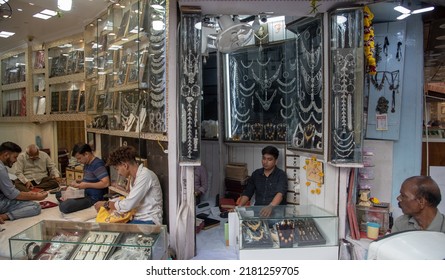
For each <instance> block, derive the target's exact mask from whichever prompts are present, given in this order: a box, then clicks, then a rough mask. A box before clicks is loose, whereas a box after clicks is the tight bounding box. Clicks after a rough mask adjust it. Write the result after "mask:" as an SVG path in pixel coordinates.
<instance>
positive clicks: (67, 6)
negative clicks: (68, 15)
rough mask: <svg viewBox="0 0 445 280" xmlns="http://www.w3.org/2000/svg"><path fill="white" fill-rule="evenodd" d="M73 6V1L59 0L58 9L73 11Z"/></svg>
mask: <svg viewBox="0 0 445 280" xmlns="http://www.w3.org/2000/svg"><path fill="white" fill-rule="evenodd" d="M72 5H73V1H72V0H57V8H59V9H61V10H62V11H71V6H72Z"/></svg>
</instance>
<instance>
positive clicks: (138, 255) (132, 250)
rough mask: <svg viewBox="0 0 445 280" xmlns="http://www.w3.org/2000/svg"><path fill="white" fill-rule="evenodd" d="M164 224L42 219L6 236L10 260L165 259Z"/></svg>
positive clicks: (165, 237) (165, 240) (165, 235)
mask: <svg viewBox="0 0 445 280" xmlns="http://www.w3.org/2000/svg"><path fill="white" fill-rule="evenodd" d="M167 243H168V240H167V231H166V227H165V226H156V225H132V224H102V223H83V222H71V221H51V220H44V221H41V222H39V223H37V224H35V225H34V226H32V227H30V228H28V229H26V230H24V231H22V232H21V233H18V234H17V235H15V236H12V237H11V238H10V239H9V246H10V257H11V259H12V260H23V259H28V260H162V259H167V248H168V246H167V245H168V244H167Z"/></svg>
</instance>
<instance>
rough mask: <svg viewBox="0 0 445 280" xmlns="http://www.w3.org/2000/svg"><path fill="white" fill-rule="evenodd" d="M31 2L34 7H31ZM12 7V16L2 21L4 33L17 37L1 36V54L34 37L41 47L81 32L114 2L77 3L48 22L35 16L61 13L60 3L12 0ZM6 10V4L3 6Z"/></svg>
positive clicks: (75, 0)
mask: <svg viewBox="0 0 445 280" xmlns="http://www.w3.org/2000/svg"><path fill="white" fill-rule="evenodd" d="M30 2H31V3H34V5H30V4H29V3H30ZM8 4H9V5H10V6H11V8H12V16H11V18H8V19H0V31H8V32H15V35H13V36H11V37H9V38H1V37H0V54H1V53H4V52H6V51H9V50H11V49H13V48H16V47H18V46H22V45H24V44H25V43H27V42H28V40H29V38H31V37H32V38H33V39H32V42H33V43H35V44H38V43H40V44H41V43H44V42H49V41H52V40H55V39H60V38H64V37H67V36H70V35H73V34H78V33H81V32H83V30H84V28H85V26H86V25H87V24H88V23H90V22H91V21H92V20H93V19H94V18H95V17H96V16H98V15H100V14H101V13H102V12H103V11H105V9H106V7H107V6H108V5H109V4H110V3H109V1H108V0H73V7H72V10H71V11H70V12H64V13H63V14H62V15H61V17H60V18H59V17H57V16H55V17H52V18H50V19H48V20H42V19H38V18H35V17H33V15H34V14H36V13H38V12H41V11H42V10H44V9H50V10H53V11H57V0H10V1H9V2H8ZM4 7H6V5H5V4H4V5H2V8H4ZM17 9H22V10H23V11H21V12H20V11H18V10H17Z"/></svg>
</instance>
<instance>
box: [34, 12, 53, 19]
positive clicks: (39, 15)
mask: <svg viewBox="0 0 445 280" xmlns="http://www.w3.org/2000/svg"><path fill="white" fill-rule="evenodd" d="M33 17H36V18H41V19H45V20H46V19H49V18H51V16H48V15H44V14H41V13H37V14H35V15H33Z"/></svg>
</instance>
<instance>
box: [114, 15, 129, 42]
mask: <svg viewBox="0 0 445 280" xmlns="http://www.w3.org/2000/svg"><path fill="white" fill-rule="evenodd" d="M129 20H130V9H128V10H127V11H126V12H125V13H124V15H123V16H122V21H121V24H120V26H119V31H118V33H117V38H122V37H124V36H126V34H127V28H128V21H129Z"/></svg>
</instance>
